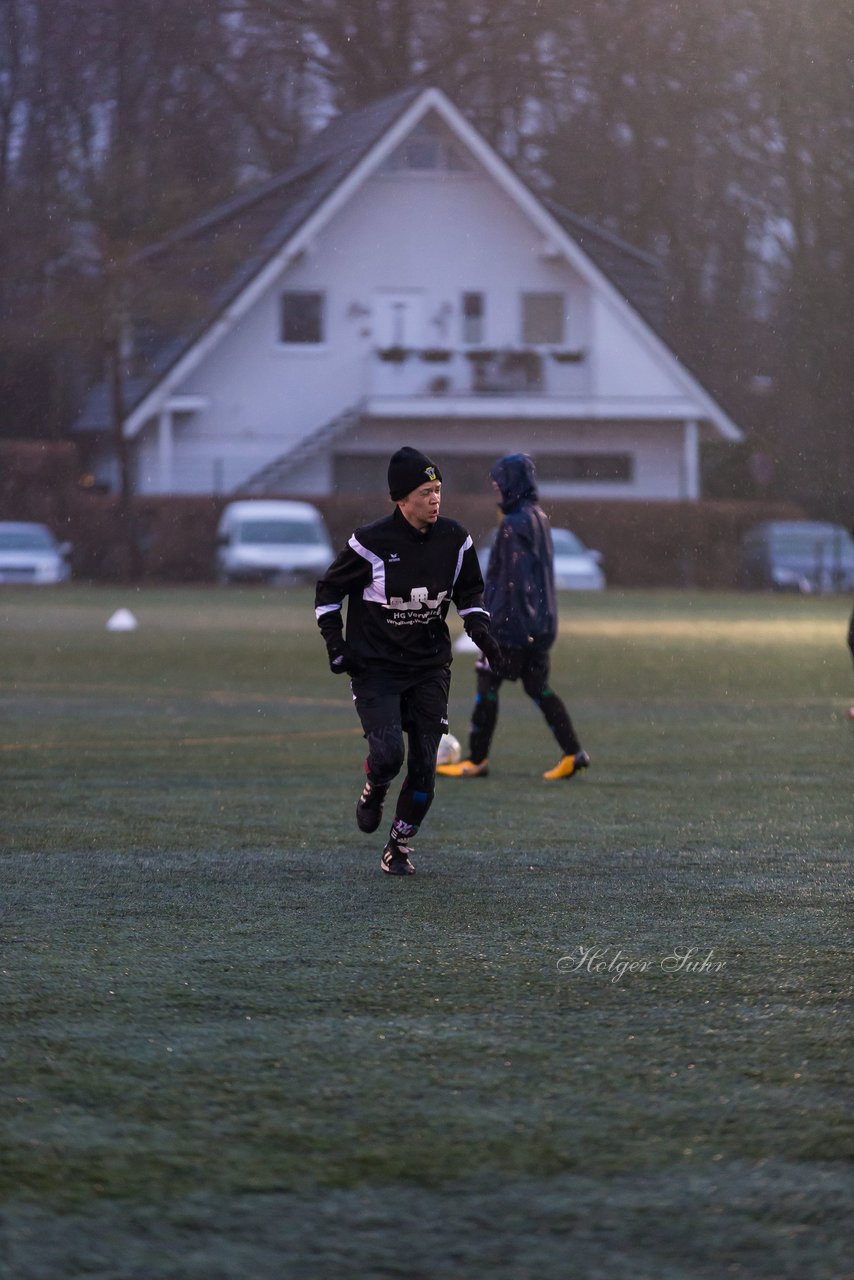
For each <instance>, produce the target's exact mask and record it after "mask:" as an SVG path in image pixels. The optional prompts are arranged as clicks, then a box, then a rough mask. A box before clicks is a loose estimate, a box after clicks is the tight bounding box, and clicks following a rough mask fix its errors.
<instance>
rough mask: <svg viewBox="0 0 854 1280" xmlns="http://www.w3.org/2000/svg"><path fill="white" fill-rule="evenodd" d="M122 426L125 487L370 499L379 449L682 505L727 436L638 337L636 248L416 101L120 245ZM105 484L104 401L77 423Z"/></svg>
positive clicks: (463, 480)
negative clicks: (165, 231)
mask: <svg viewBox="0 0 854 1280" xmlns="http://www.w3.org/2000/svg"><path fill="white" fill-rule="evenodd" d="M140 273H141V276H142V278H143V279H144V288H142V289H141V290H140V293H139V295H138V297H137V298H136V300H135V303H134V304H133V314H132V319H133V322H134V326H133V342H134V349H133V352H132V353H131V363H130V365H129V367H128V371H127V373H128V376H127V377H126V379H125V385H124V403H125V420H124V430H125V435H126V438H127V441H128V444H129V448H130V451H131V458H132V461H133V469H134V476H135V487H136V491H137V492H138V493H142V494H157V493H163V494H166V493H170V494H171V493H176V494H193V493H195V494H198V493H232V492H240V493H249V494H253V493H254V494H262V493H287V492H291V493H300V494H328V493H331V492H336V491H337V492H342V493H346V492H363V491H370V492H378V491H381V490H382V488H383V484H384V476H385V462H386V460H387V458H388V456H389V455H390V453H391V452H393V451H394V449H396V448H398V447H399V446H400V445H401V444H404V443H410V444H414V445H417V446H418V447H419V448H421V449H423V450H424V451H425V452H427V453H429V454H431V455H435V456H436V457H437V458H439V459H441V462H442V467H443V471H444V473H445V480H446V485H447V487H448V488H451V489H457V490H466V489H470V490H477V491H480V490H482V488H483V482H484V476H485V474H486V471H487V469H488V466H489V465H490V464H491V463H492V462H493V461H494V460H495V458H496V457H498V456H499V455H500V454H502V453H506V452H509V451H515V450H525V451H527V452H529V453H531V454H532V455H533V457H534V458H535V460H536V463H537V470H538V476H539V480H540V487H541V491H542V492H543V494H544V496H567V497H574V498H582V497H594V496H595V497H597V498H611V499H614V498H656V499H693V498H697V497H698V496H699V461H698V460H699V447H700V442H701V441H702V440H730V441H737V440H739V439H741V432H740V430H739V428H738V427H737V426H736V425H735V423H733V422H732V421H731V420H730V418H729V417H728V416H727V415H726V413H725V412H724V411H723V409H722V408H721V406H720V405H719V404H718V403H716V401H715V400H714V399H713V397H712V396H711V395H710V394H709V392H708V391H707V390H706V389H705V388H704V387H703V386H702V385H701V384H700V382H699V381H698V380H697V378H696V377H695V376H694V375H693V374H692V373H691V372H690V371H689V370H688V369H687V368H686V367H685V365H684V364H683V363H681V362H680V360H679V359H678V357H677V356H676V354H675V353H674V351H673V350H672V348H671V347H670V346H668V344H667V343H666V342H665V340H664V339H663V337H662V336H661V320H662V312H661V293H662V291H661V283H660V280H659V277H658V272H657V267H656V264H655V262H654V260H653V259H651V258H649V257H648V256H647V255H645V254H642V253H639V252H638V251H637V250H634V249H632V248H631V247H630V246H628V245H626V244H624V243H623V242H622V241H620V240H618V239H617V238H616V237H613V236H611V235H609V234H608V233H606V232H604V231H603V230H601V229H599V228H597V227H594V226H592V225H591V224H589V223H587V222H585V221H583V220H581V219H578V218H576V217H574V216H573V215H572V214H571V213H569V212H568V211H567V210H564V209H562V208H560V207H557V206H554V205H552V204H550V203H549V202H547V201H543V199H542V198H540V197H538V196H536V195H535V194H533V192H532V191H531V190H530V188H529V187H528V186H526V185H525V183H523V182H522V181H521V180H520V179H519V178H518V177H517V176H516V175H515V174H514V173H513V171H512V170H511V169H510V168H509V167H508V165H507V164H506V163H505V162H504V161H503V160H502V159H501V158H500V157H499V156H498V155H497V154H496V152H495V151H494V150H493V149H492V148H491V147H490V146H489V145H488V144H487V143H486V142H485V141H484V139H483V138H482V137H481V136H480V135H479V134H478V133H477V132H476V130H475V129H473V128H472V126H471V125H470V124H469V123H468V122H467V121H466V120H465V118H464V117H463V116H462V115H461V114H460V112H459V111H457V109H456V108H455V107H454V106H453V104H452V103H451V102H450V101H449V100H448V98H447V97H445V95H444V94H442V93H441V92H439V91H438V90H436V89H422V90H418V89H412V90H408V91H406V92H403V93H399V94H396V95H394V96H393V97H390V98H387V99H384V100H383V101H381V102H379V103H376V104H374V105H373V106H370V107H367V108H364V109H363V110H361V111H359V112H356V113H353V114H351V115H349V116H344V117H341V118H339V119H338V120H336V121H334V122H333V123H332V124H331V125H329V126H328V127H327V128H326V129H325V130H324V131H323V132H322V133H320V134H319V135H317V137H315V138H314V139H313V140H312V141H311V142H310V143H309V145H308V146H307V147H306V148H305V149H304V151H303V152H302V153H301V155H300V156H299V157H298V158H297V161H296V163H295V164H294V165H292V167H291V168H290V169H289V170H288V171H287V172H285V173H284V174H281V175H279V176H278V177H276V178H274V179H271V180H270V181H268V182H267V183H266V184H264V186H262V187H261V188H259V189H256V190H254V191H251V192H247V193H241V194H240V195H239V196H238V197H236V198H235V199H234V200H232V201H231V202H229V203H228V204H226V205H224V206H222V207H220V208H219V209H216V210H214V211H213V212H212V213H211V214H209V215H208V216H206V217H204V218H200V219H198V220H196V221H195V222H193V223H192V224H190V225H189V226H187V227H185V228H183V229H182V230H181V231H179V232H178V233H176V234H175V235H173V236H171V237H170V238H169V239H168V240H167V241H165V242H163V243H161V244H159V245H155V246H153V247H152V248H151V249H150V250H148V251H147V252H146V253H145V254H144V255H142V256H141V261H140ZM75 429H76V431H77V432H78V433H79V438H80V439H81V441H87V442H88V444H89V455H90V466H91V468H92V470H93V471H94V473H95V474H96V475H97V476H98V477H99V478H100V479H102V480H106V481H107V482H108V483H110V484H113V485H114V484H115V482H116V466H115V458H114V451H113V448H112V445H111V431H110V409H109V397H108V393H107V389H106V388H105V387H99V388H96V389H95V390H94V391H93V392H92V394H91V395H90V397H89V399H88V401H87V403H86V406H85V408H84V411H83V413H82V415H81V417H80V419H79V420H78V422H77V424H76V428H75Z"/></svg>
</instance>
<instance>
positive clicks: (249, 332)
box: [137, 172, 683, 496]
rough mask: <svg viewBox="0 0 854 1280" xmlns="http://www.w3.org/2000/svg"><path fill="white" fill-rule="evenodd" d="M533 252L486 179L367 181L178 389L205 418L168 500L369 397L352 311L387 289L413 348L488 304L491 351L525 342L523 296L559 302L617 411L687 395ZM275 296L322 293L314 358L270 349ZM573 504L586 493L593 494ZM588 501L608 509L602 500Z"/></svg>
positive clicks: (667, 452) (365, 334) (315, 477)
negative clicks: (321, 329) (445, 312)
mask: <svg viewBox="0 0 854 1280" xmlns="http://www.w3.org/2000/svg"><path fill="white" fill-rule="evenodd" d="M542 247H543V246H542V243H541V237H540V236H539V235H538V233H537V231H536V229H535V228H534V227H533V226H532V225H531V224H530V222H529V221H528V220H527V218H526V217H525V216H524V215H523V214H522V213H521V211H520V210H519V209H518V208H517V207H516V205H515V204H514V203H513V202H512V201H511V200H510V199H509V198H508V197H506V196H505V195H504V194H503V192H501V191H500V190H499V189H498V188H496V186H495V185H494V183H493V182H492V180H491V179H490V178H488V177H486V176H485V175H483V174H479V173H476V172H474V173H468V174H456V173H454V174H437V173H428V174H415V173H395V174H378V175H376V176H375V177H374V178H372V179H371V180H369V181H368V182H367V183H366V184H365V186H364V187H363V188H362V189H361V190H360V191H359V192H358V193H357V195H356V196H355V197H354V198H353V200H352V201H351V202H350V203H349V204H348V205H347V206H346V208H345V209H344V210H342V211H341V213H339V214H338V215H337V217H336V218H335V219H334V220H333V221H332V222H331V223H330V224H329V225H328V226H327V227H326V229H325V230H324V231H323V232H322V233H321V234H319V235H318V237H317V241H316V243H315V244H314V245H313V246H312V247H311V249H310V251H309V252H307V253H306V254H305V255H304V256H303V257H302V258H301V259H300V260H299V261H298V262H297V263H295V264H294V265H292V266H291V267H290V268H289V269H287V270H286V271H285V272H284V274H283V276H282V277H281V278H280V279H279V281H278V282H277V283H276V285H275V286H274V287H272V288H271V289H270V290H268V292H267V293H266V295H265V296H264V297H263V298H262V299H261V300H260V301H259V302H258V304H257V305H256V306H255V307H254V308H253V309H252V310H251V312H250V313H249V314H248V315H247V316H246V317H245V318H244V319H243V320H241V321H240V322H239V323H238V324H237V325H236V327H235V328H234V329H233V330H232V331H231V332H230V333H229V334H228V335H227V336H226V338H225V339H224V340H223V341H222V342H221V343H220V344H219V345H218V346H217V347H216V349H215V350H213V351H212V352H211V353H210V354H209V355H208V356H207V358H206V359H205V360H204V361H203V362H202V363H201V364H200V365H199V366H198V368H197V369H196V370H195V371H194V372H193V373H192V375H191V376H189V377H188V378H187V379H186V382H185V383H184V385H182V386H181V387H179V388H176V389H175V390H176V392H177V393H178V394H190V395H199V396H204V397H206V399H207V401H208V404H209V408H208V409H207V410H205V411H203V412H199V413H197V414H195V415H193V416H192V417H190V418H189V419H185V418H183V417H182V419H181V420H180V421H179V422H176V425H175V431H174V446H173V450H172V481H171V486H170V488H171V491H173V492H179V493H206V492H211V491H213V490H216V489H219V490H221V491H225V492H228V491H230V490H232V489H233V488H234V487H235V486H236V485H238V484H239V483H240V482H241V481H243V480H244V479H246V478H247V477H248V476H249V475H250V474H251V473H252V472H254V471H256V470H258V469H259V468H260V467H262V466H263V465H264V464H265V463H267V462H269V461H271V460H272V459H274V458H276V457H278V456H279V455H280V454H282V453H284V452H286V451H287V450H289V449H290V448H292V447H293V446H294V445H296V444H297V443H298V442H299V441H300V440H302V439H303V438H304V437H305V436H306V435H308V434H310V433H311V432H313V431H315V430H317V429H318V428H320V427H322V426H323V425H325V424H326V423H327V422H328V421H330V420H331V419H332V418H333V417H334V416H335V415H337V414H338V413H340V412H341V411H343V410H345V409H348V408H350V407H352V406H354V405H355V404H357V403H358V402H360V401H361V400H362V399H363V398H364V397H365V396H366V395H367V393H368V391H369V389H370V387H371V377H370V374H371V365H372V364H374V363H376V362H375V360H374V357H373V356H372V351H373V348H374V346H375V344H376V341H377V339H376V337H375V334H374V332H373V331H372V330H373V321H372V317H371V315H370V314H369V315H364V314H359V312H360V311H361V309H363V308H365V309H372V308H373V307H374V306H375V303H376V300H377V298H378V295H379V294H381V292H382V291H383V290H393V289H400V288H402V287H406V288H411V289H418V290H421V291H422V292H423V315H424V331H423V336H422V339H421V341H422V342H423V344H424V345H438V344H439V343H440V342H441V341H444V342H447V343H448V344H449V345H459V343H460V333H461V321H460V313H459V309H460V303H461V294H462V293H463V292H464V291H477V292H481V293H484V294H485V295H486V330H485V334H484V342H485V344H486V345H488V346H507V345H519V344H520V343H521V340H522V339H521V330H520V294H521V293H522V292H523V291H534V290H543V291H562V292H563V293H564V294H565V295H566V298H567V332H566V334H565V344H566V345H567V346H569V347H573V348H582V349H585V350H588V351H589V350H590V349H591V347H592V348H593V350H592V356H591V360H590V365H589V370H590V376H593V377H594V379H595V383H594V387H593V390H594V391H596V392H598V393H599V394H601V395H608V396H610V397H612V398H613V397H617V398H618V399H619V398H624V399H625V401H626V404H627V407H628V406H629V404H630V403H631V407H632V411H633V413H634V414H637V413H638V412H641V411H642V405H643V401H644V399H645V398H646V397H657V398H658V399H661V398H662V397H668V396H673V397H676V396H677V395H681V394H683V393H682V392H679V390H678V388H675V387H674V386H673V383H672V379H670V378H669V377H668V375H667V373H666V371H665V370H664V369H663V367H662V365H661V362H660V360H656V358H655V354H654V353H653V352H652V351H651V350H648V349H646V348H645V347H644V344H643V342H640V341H639V340H638V338H637V335H636V334H633V333H632V332H631V331H630V329H629V328H628V327H627V326H626V325H625V323H622V322H621V321H620V319H619V317H618V316H617V315H616V313H615V311H614V309H613V307H611V306H610V305H608V304H606V303H603V302H602V301H601V300H597V299H595V298H594V297H592V295H591V291H590V289H589V288H588V286H587V284H586V283H585V282H584V281H583V280H582V279H581V278H580V277H579V275H578V274H577V273H576V272H575V271H574V270H573V269H572V268H571V267H570V266H569V265H568V264H567V263H565V262H564V261H563V260H557V261H555V260H553V259H548V260H547V259H546V258H544V257H543V255H542ZM283 288H288V289H307V290H320V291H323V292H324V293H325V295H326V336H327V342H326V344H325V345H324V346H323V347H321V348H312V347H306V346H300V347H290V348H288V347H284V346H282V345H281V344H280V343H279V341H278V333H279V297H280V294H281V291H282V289H283ZM443 304H446V305H447V304H449V305H450V307H451V308H452V311H451V314H450V318H449V327H448V330H447V331H446V333H445V335H444V337H443V335H442V334H441V333H440V331H439V330H438V329H437V328H436V327H434V326H433V325H431V324H430V317H432V316H434V315H437V314H438V313H439V311H440V309H441V308H442V306H443ZM486 411H488V406H487V407H485V412H486ZM509 425H510V429H511V430H512V424H509ZM456 430H457V431H458V432H459V431H465V432H466V433H471V434H472V435H476V434H477V426H476V424H474V423H469V422H467V423H466V424H465V426H459V427H458V428H456ZM446 431H447V428H446ZM641 435H642V431H641ZM627 438H628V437H627ZM621 440H622V437H620V439H618V438H617V436H614V437H613V440H612V444H613V447H614V449H616V450H622V449H623V447H624V446H623V444H622V443H621ZM355 443H356V444H358V441H356V442H355ZM515 447H518V446H515ZM137 448H138V454H137V475H138V486H139V490H140V491H141V492H148V493H151V492H158V491H159V490H160V485H161V478H160V477H161V461H160V456H159V454H158V435H157V424H156V423H152V424H149V425H148V426H147V427H146V428H145V429H143V431H142V432H141V433H140V436H139V442H138V446H137ZM672 452H673V450H672V446H671V444H670V443H668V444H667V446H666V447H665V446H664V445H663V444H661V443H659V444H656V445H655V446H654V447H653V445H652V443H650V444H649V447H647V446H644V453H643V461H642V466H639V471H638V484H637V490H638V491H640V490H641V488H643V487H644V486H649V488H647V489H646V491H647V492H648V493H649V496H654V495H653V494H652V492H651V491H650V490H651V489H655V490H656V491H657V490H659V489H660V488H662V486H663V487H667V486H668V485H670V484H671V481H672V477H673V467H674V461H673V457H672V456H671V455H672ZM676 452H677V453H678V452H679V450H678V449H677V450H676ZM680 457H681V454H680ZM295 479H297V477H295ZM300 479H301V481H303V482H305V484H311V485H317V486H320V487H321V488H320V489H318V491H321V490H322V487H323V486H324V485H326V484H328V469H327V468H326V467H325V465H319V464H318V465H314V464H313V465H312V466H310V467H309V468H307V469H306V471H305V473H304V475H303V476H302V477H300ZM622 489H623V491H624V490H625V486H623V487H622ZM305 491H309V490H308V489H305ZM583 492H584V493H585V494H587V493H589V492H590V490H589V487H587V486H584V488H583ZM597 493H599V494H601V495H602V496H604V490H602V489H597ZM655 496H657V495H655ZM665 496H678V495H677V494H675V493H673V494H672V495H665Z"/></svg>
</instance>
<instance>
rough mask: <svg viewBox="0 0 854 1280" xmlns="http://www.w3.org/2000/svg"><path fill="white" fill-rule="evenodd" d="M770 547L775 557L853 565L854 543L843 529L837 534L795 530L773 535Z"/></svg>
mask: <svg viewBox="0 0 854 1280" xmlns="http://www.w3.org/2000/svg"><path fill="white" fill-rule="evenodd" d="M771 547H772V549H773V552H774V554H775V555H776V556H784V557H785V556H795V557H798V558H803V557H804V556H807V557H809V558H810V559H821V560H824V561H825V562H832V563H839V564H844V565H846V566H847V565H849V564H854V542H852V541H851V539H850V538H849V536H848V534H847V533H846V531H845V530H844V529H840V531H839V532H838V533H827V532H821V533H807V532H803V533H802V532H800V531H795V530H792V531H790V532H786V533H775V534H774V535H773V537H772V538H771Z"/></svg>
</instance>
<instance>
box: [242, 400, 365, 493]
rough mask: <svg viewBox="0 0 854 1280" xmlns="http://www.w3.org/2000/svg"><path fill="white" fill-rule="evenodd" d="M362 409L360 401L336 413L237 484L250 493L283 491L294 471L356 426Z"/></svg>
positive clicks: (243, 490) (243, 491) (360, 418)
mask: <svg viewBox="0 0 854 1280" xmlns="http://www.w3.org/2000/svg"><path fill="white" fill-rule="evenodd" d="M362 413H363V408H362V405H361V404H358V405H354V406H353V407H352V408H350V409H345V410H344V411H343V412H342V413H339V414H337V415H336V416H335V417H334V418H333V419H332V420H331V421H330V422H327V423H324V425H323V426H322V427H318V429H317V430H316V431H313V432H312V433H311V434H310V435H308V436H304V437H303V438H302V440H299V441H298V442H297V443H296V444H295V445H294V446H293V448H291V449H289V450H288V451H287V452H286V453H282V454H279V456H278V458H274V459H273V460H272V461H271V462H268V463H266V464H265V465H264V466H263V467H262V468H261V469H260V471H256V472H255V473H254V474H253V475H251V476H250V477H249V479H248V480H244V482H243V483H242V484H241V485H239V486H238V491H239V492H240V493H241V494H246V495H248V496H251V497H264V496H265V495H267V494H273V493H283V492H284V491H285V490H286V489H287V488H288V481H289V480H290V477H291V476H292V475H293V473H294V471H296V470H297V468H298V467H301V466H302V465H303V463H305V462H309V461H311V459H312V458H315V457H316V456H317V455H318V454H319V453H322V452H323V450H324V449H326V448H327V447H328V446H329V445H331V444H334V442H335V441H336V440H340V439H341V437H342V436H345V435H347V433H348V432H349V431H351V430H352V429H353V428H354V427H357V426H358V425H359V423H360V422H361V420H362Z"/></svg>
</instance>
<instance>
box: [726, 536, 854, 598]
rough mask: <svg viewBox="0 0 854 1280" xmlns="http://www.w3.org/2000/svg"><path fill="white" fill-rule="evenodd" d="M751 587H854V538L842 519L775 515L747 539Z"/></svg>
mask: <svg viewBox="0 0 854 1280" xmlns="http://www.w3.org/2000/svg"><path fill="white" fill-rule="evenodd" d="M741 580H742V583H743V585H744V586H745V587H748V588H753V589H759V590H762V589H766V590H772V591H800V592H804V593H809V592H815V593H822V592H831V591H843V592H844V591H852V590H854V539H852V537H851V535H850V533H849V532H848V530H847V529H846V528H844V526H843V525H841V524H827V523H824V522H821V521H812V520H770V521H767V522H765V523H764V524H758V525H756V526H755V527H754V528H753V529H750V530H749V531H748V532H747V533H746V534H745V536H744V539H743V541H742V558H741Z"/></svg>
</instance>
